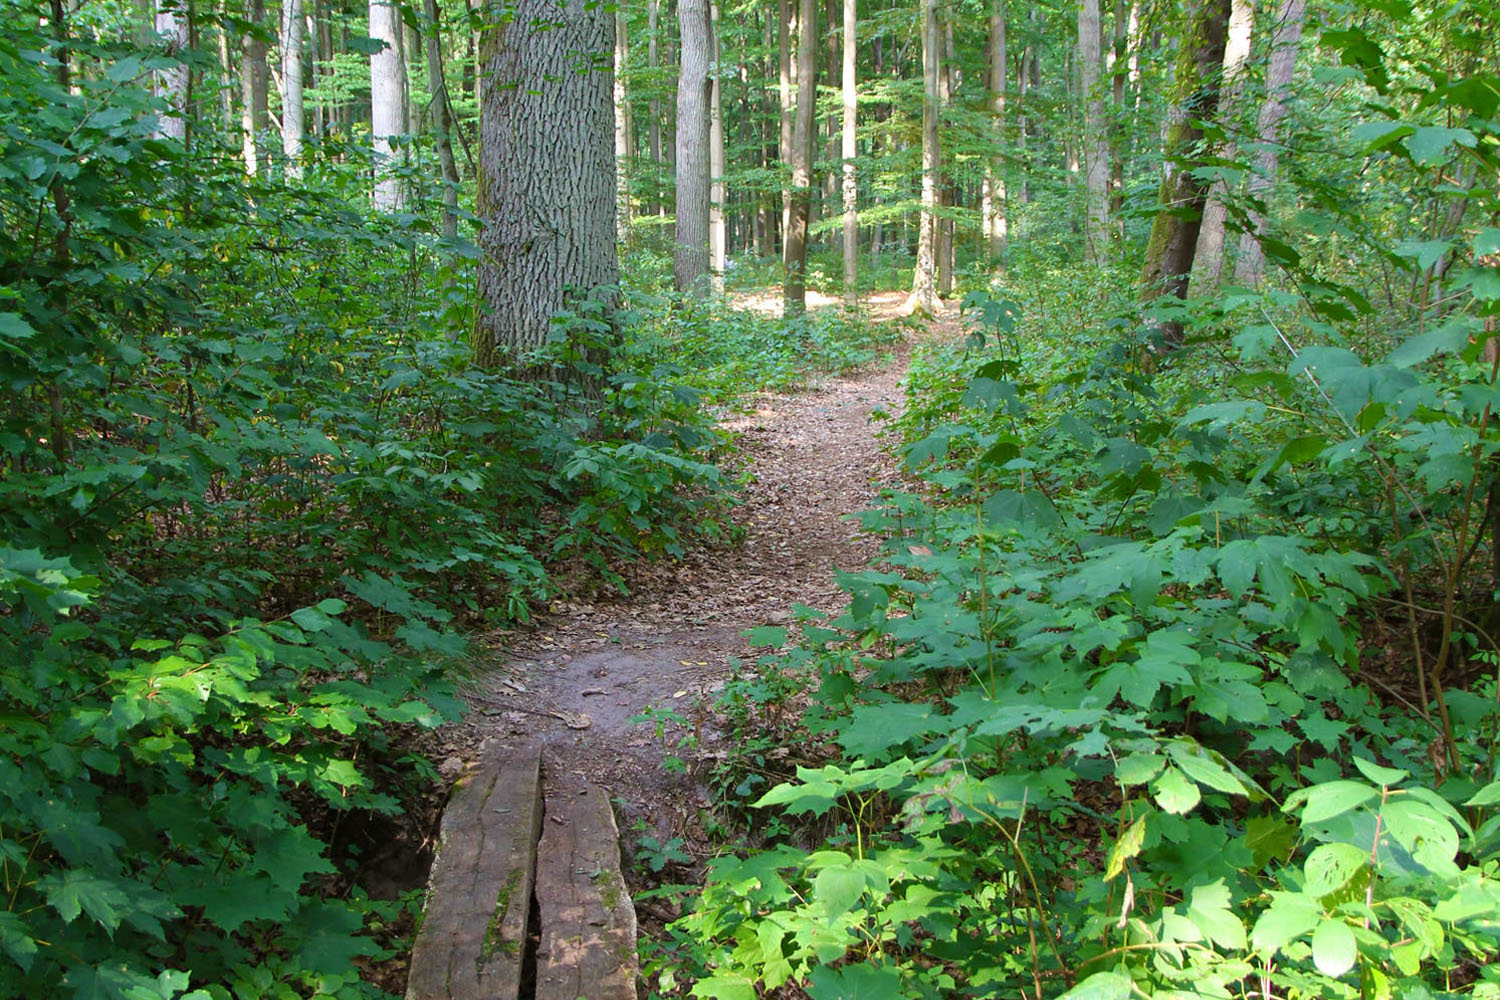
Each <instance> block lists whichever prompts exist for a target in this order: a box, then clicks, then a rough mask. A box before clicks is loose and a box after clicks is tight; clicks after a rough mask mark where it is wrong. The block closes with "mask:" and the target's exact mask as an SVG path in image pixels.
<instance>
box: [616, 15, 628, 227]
mask: <svg viewBox="0 0 1500 1000" xmlns="http://www.w3.org/2000/svg"><path fill="white" fill-rule="evenodd" d="M625 28H626V24H625V11H624V10H622V9H618V8H617V9H616V10H615V89H614V102H615V236H616V238H617V239H619V241H620V242H622V243H623V242H624V241H625V238H626V237H627V236H629V235H630V159H631V157H630V146H631V134H630V95H629V94H627V93H625V73H626V71H627V70H628V69H629V68H630V40H629V38H628V37H627V35H626V31H625Z"/></svg>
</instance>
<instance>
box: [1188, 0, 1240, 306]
mask: <svg viewBox="0 0 1500 1000" xmlns="http://www.w3.org/2000/svg"><path fill="white" fill-rule="evenodd" d="M1254 25H1255V3H1254V0H1231V7H1230V13H1229V32H1228V35H1227V36H1226V39H1225V44H1224V85H1223V94H1222V95H1221V96H1220V98H1219V118H1220V119H1222V120H1224V121H1232V120H1233V119H1234V118H1236V117H1238V115H1237V114H1236V113H1235V112H1236V111H1237V110H1238V105H1239V102H1240V100H1241V95H1242V93H1243V91H1244V72H1245V63H1246V62H1247V61H1248V60H1249V58H1250V32H1251V29H1252V28H1253V27H1254ZM1213 155H1214V156H1217V157H1219V158H1221V159H1229V158H1230V157H1232V156H1233V155H1234V143H1233V142H1232V141H1226V142H1224V143H1223V144H1221V145H1219V146H1218V147H1217V148H1215V149H1214V151H1213ZM1228 198H1229V186H1228V185H1227V184H1226V183H1225V182H1224V178H1222V177H1220V178H1219V179H1217V180H1215V181H1214V182H1213V184H1212V186H1210V187H1209V190H1208V201H1207V203H1205V204H1204V206H1203V222H1202V224H1201V225H1200V226H1199V227H1198V246H1197V249H1196V250H1195V251H1194V252H1193V281H1194V282H1195V283H1196V284H1197V286H1198V287H1199V288H1200V289H1201V290H1202V291H1203V292H1212V291H1213V290H1214V289H1216V288H1218V287H1219V279H1220V278H1221V277H1222V276H1223V274H1224V222H1225V219H1226V217H1227V216H1228V206H1227V200H1228Z"/></svg>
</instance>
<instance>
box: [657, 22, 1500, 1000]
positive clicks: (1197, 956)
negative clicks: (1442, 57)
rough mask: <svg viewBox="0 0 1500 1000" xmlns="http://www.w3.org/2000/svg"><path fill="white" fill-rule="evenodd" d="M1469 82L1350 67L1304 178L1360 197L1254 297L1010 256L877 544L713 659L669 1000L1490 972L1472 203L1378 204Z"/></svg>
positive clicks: (1493, 851) (1499, 924) (1480, 268)
mask: <svg viewBox="0 0 1500 1000" xmlns="http://www.w3.org/2000/svg"><path fill="white" fill-rule="evenodd" d="M1361 37H1363V36H1361ZM1346 41H1347V39H1346ZM1365 41H1368V39H1365ZM1376 51H1377V52H1378V48H1377V50H1376ZM1344 56H1345V58H1344V65H1345V67H1346V69H1345V70H1343V71H1344V72H1347V67H1350V66H1358V67H1363V69H1362V72H1367V73H1373V72H1374V71H1375V68H1376V67H1378V66H1380V65H1381V63H1380V62H1379V61H1378V60H1373V61H1372V59H1371V57H1370V55H1369V51H1368V49H1361V50H1360V51H1359V52H1357V53H1354V54H1352V55H1351V54H1350V53H1349V52H1347V51H1346V52H1345V53H1344ZM1382 72H1383V70H1382ZM1413 72H1418V73H1419V72H1420V71H1413ZM1483 79H1484V80H1486V81H1488V83H1486V84H1484V85H1482V86H1478V85H1476V86H1475V89H1473V90H1471V91H1462V92H1459V91H1456V90H1454V89H1452V88H1450V89H1447V90H1443V89H1442V86H1443V83H1442V81H1438V82H1436V83H1431V85H1432V86H1434V87H1436V88H1438V90H1439V91H1440V92H1441V93H1442V94H1443V95H1444V97H1443V100H1447V101H1450V102H1451V103H1450V104H1448V105H1447V111H1446V112H1438V111H1434V110H1433V109H1434V107H1436V106H1437V105H1438V103H1439V102H1438V100H1437V99H1434V100H1433V101H1432V102H1430V103H1428V104H1426V105H1424V106H1423V110H1422V111H1419V112H1418V113H1416V114H1415V115H1413V116H1412V117H1411V118H1409V119H1408V118H1404V117H1402V116H1401V113H1399V112H1397V111H1396V110H1394V108H1393V107H1392V106H1387V105H1383V104H1381V103H1380V102H1378V101H1376V100H1374V99H1373V97H1372V98H1371V100H1370V103H1368V104H1366V105H1364V106H1363V107H1362V112H1363V115H1364V116H1365V118H1366V120H1365V121H1364V122H1363V123H1362V124H1360V125H1358V127H1357V128H1356V129H1355V130H1354V137H1353V139H1352V140H1351V141H1352V142H1353V144H1354V145H1353V148H1352V149H1351V150H1350V155H1349V156H1348V158H1346V159H1343V160H1337V161H1336V162H1335V163H1334V165H1333V166H1331V167H1328V168H1327V169H1329V170H1331V171H1335V172H1336V171H1337V170H1339V169H1345V168H1347V169H1350V170H1353V169H1354V165H1355V164H1362V166H1360V168H1359V169H1361V170H1363V171H1365V172H1366V176H1365V180H1364V184H1365V188H1364V189H1363V190H1364V191H1365V192H1366V195H1367V199H1366V200H1365V201H1362V202H1352V201H1348V200H1347V196H1346V200H1345V201H1343V202H1338V201H1333V200H1331V199H1330V198H1329V191H1330V190H1331V189H1330V188H1329V187H1317V188H1316V189H1312V190H1310V191H1309V192H1304V194H1306V195H1307V197H1306V199H1305V200H1304V204H1309V203H1317V204H1320V205H1321V206H1322V207H1321V208H1320V210H1319V211H1318V212H1317V213H1314V212H1312V211H1311V210H1307V211H1304V213H1303V214H1302V216H1300V217H1299V221H1300V222H1301V224H1302V225H1303V226H1304V231H1305V233H1306V234H1308V235H1306V237H1305V238H1304V239H1303V240H1301V241H1300V242H1299V243H1298V247H1296V248H1294V247H1293V246H1291V245H1290V243H1286V244H1276V243H1273V244H1272V250H1273V252H1274V254H1275V256H1276V257H1277V259H1278V262H1279V264H1280V265H1281V276H1280V280H1279V282H1278V283H1277V284H1276V285H1275V286H1273V287H1272V288H1271V289H1270V290H1267V291H1264V292H1261V291H1249V290H1242V289H1229V290H1228V291H1226V292H1225V293H1223V294H1222V295H1213V296H1208V297H1204V298H1201V299H1196V300H1191V301H1189V302H1187V303H1177V302H1168V303H1167V304H1165V305H1162V304H1158V305H1156V306H1154V307H1151V308H1143V307H1142V306H1141V305H1140V304H1139V302H1138V301H1137V298H1136V292H1135V290H1134V288H1133V278H1134V273H1133V270H1130V269H1128V268H1127V267H1125V266H1121V267H1120V268H1119V270H1111V269H1107V268H1105V269H1100V268H1095V267H1090V266H1085V265H1081V264H1078V263H1076V262H1063V261H1062V260H1060V259H1054V258H1050V257H1049V256H1047V255H1045V254H1043V253H1039V252H1036V251H1027V250H1025V249H1023V250H1020V251H1018V252H1017V253H1015V254H1013V256H1012V259H1011V261H1010V268H1009V270H1008V272H1007V273H1006V274H1005V275H1004V276H1003V277H998V278H997V279H996V281H995V283H994V285H993V286H992V287H991V288H990V289H988V290H985V291H980V292H976V293H975V294H973V295H971V296H970V297H969V298H968V300H967V302H966V305H967V308H968V312H969V315H970V318H971V322H972V324H973V336H972V337H970V338H969V339H968V340H967V341H965V342H962V343H958V344H953V345H948V346H945V347H938V348H935V349H932V350H929V351H926V352H923V353H921V354H919V355H918V357H917V358H915V359H914V361H913V365H912V370H911V375H910V379H909V383H908V399H907V406H906V410H905V412H904V414H903V416H902V417H901V418H900V420H899V424H898V429H899V431H900V434H901V440H902V442H903V444H902V449H901V450H902V454H903V455H904V458H905V462H906V465H907V470H908V472H909V473H910V475H911V476H912V477H914V479H915V480H916V481H917V482H919V484H920V485H919V486H914V487H912V488H905V489H891V490H889V491H887V493H886V496H885V502H884V504H883V505H882V506H881V507H879V508H878V509H876V510H873V511H870V512H868V513H866V514H864V515H863V517H862V520H863V524H864V525H865V526H866V527H867V528H868V529H870V530H872V531H875V532H878V533H879V534H880V535H881V536H882V537H884V538H885V539H886V546H885V553H884V561H883V564H882V565H880V566H878V567H876V568H872V569H870V570H867V571H864V572H860V573H853V574H846V575H843V576H842V577H841V582H842V585H843V587H844V589H845V591H846V592H847V594H848V596H849V599H850V603H849V605H848V608H847V610H846V611H845V612H844V613H843V614H842V616H841V617H839V618H837V619H836V620H834V621H833V622H832V624H831V626H828V627H818V626H815V625H813V623H812V622H811V621H809V622H806V623H804V625H803V628H802V630H801V635H800V639H799V640H798V641H796V642H795V643H793V644H792V645H791V646H790V647H787V648H784V649H782V650H781V651H780V652H778V653H775V654H771V655H767V656H765V657H763V658H762V659H761V660H760V662H759V663H758V664H757V665H756V667H755V669H754V670H752V671H749V672H747V673H746V675H745V676H744V677H743V678H742V679H740V680H738V681H736V682H733V683H731V685H730V686H729V688H728V689H727V690H726V693H725V699H724V702H723V704H722V708H723V710H724V712H725V713H726V715H727V717H728V718H729V719H730V721H731V723H732V724H733V725H734V726H735V727H736V735H737V736H738V737H739V738H740V740H739V743H738V746H739V747H740V753H739V754H738V755H737V757H736V758H734V759H732V760H730V761H728V762H727V763H726V764H725V765H724V767H723V768H722V770H721V773H720V780H721V791H722V794H723V796H724V800H725V804H726V805H727V806H729V807H730V808H732V809H733V810H740V811H741V812H740V813H739V814H740V815H744V816H745V817H747V821H748V822H749V823H751V824H752V825H753V826H754V828H755V829H756V830H758V831H759V837H760V839H761V841H762V843H763V845H764V846H763V847H762V848H760V849H757V850H753V851H748V852H745V851H729V850H726V851H725V853H724V854H723V855H722V856H720V857H718V858H716V859H713V860H712V861H710V862H709V864H708V866H707V875H706V882H705V885H704V886H703V887H702V889H701V891H695V892H690V893H688V894H687V909H686V912H685V914H684V915H683V916H682V917H681V918H680V919H678V920H677V921H676V922H675V923H673V924H671V925H670V926H669V927H668V928H667V930H666V931H665V933H664V934H663V936H662V939H661V940H659V941H657V942H656V943H655V944H654V946H653V951H652V954H651V958H650V962H649V968H650V970H651V972H652V974H653V977H654V978H653V983H654V985H655V988H656V991H657V995H660V996H671V995H687V994H689V993H690V994H691V995H692V996H697V997H717V998H724V1000H740V998H746V1000H748V998H752V997H757V996H766V995H792V996H796V995H804V994H805V995H806V996H809V997H812V998H813V1000H834V998H850V997H913V998H916V997H933V998H935V997H960V996H961V997H1015V996H1024V997H1031V998H1041V997H1058V996H1066V997H1069V998H1073V1000H1104V998H1109V1000H1125V998H1127V997H1131V996H1159V997H1264V998H1270V997H1299V998H1313V997H1318V998H1329V997H1361V998H1377V997H1410V998H1429V997H1439V996H1459V995H1464V996H1476V997H1495V996H1500V965H1497V964H1496V959H1497V957H1500V808H1497V807H1500V772H1497V760H1496V757H1495V737H1496V735H1497V729H1500V701H1497V698H1500V688H1497V684H1500V676H1497V674H1500V647H1497V644H1496V639H1495V636H1496V634H1497V629H1496V621H1495V607H1496V594H1497V593H1500V563H1497V562H1496V558H1495V553H1496V552H1497V551H1500V541H1497V537H1496V521H1497V514H1500V508H1497V507H1496V504H1497V502H1500V501H1497V496H1500V489H1497V485H1496V484H1497V482H1500V480H1497V475H1496V466H1495V461H1496V454H1497V450H1500V449H1497V443H1496V427H1495V420H1494V417H1493V413H1492V410H1493V408H1494V404H1495V402H1496V396H1495V391H1496V387H1497V384H1500V383H1497V379H1496V372H1497V367H1500V362H1497V361H1496V359H1497V358H1500V349H1497V346H1496V342H1495V339H1494V338H1495V330H1496V325H1495V319H1494V317H1495V315H1496V311H1497V303H1500V283H1497V281H1496V279H1495V271H1494V260H1495V257H1494V254H1495V253H1496V251H1497V250H1500V230H1497V229H1495V228H1493V227H1492V226H1491V225H1490V224H1489V223H1488V222H1480V223H1479V224H1477V225H1474V226H1470V227H1468V228H1467V229H1459V230H1456V231H1452V232H1450V233H1449V234H1448V235H1445V236H1442V237H1441V238H1439V239H1436V240H1423V239H1420V238H1419V237H1420V235H1421V234H1422V233H1423V232H1424V231H1425V229H1424V226H1425V224H1426V222H1427V219H1426V218H1425V217H1424V216H1423V215H1421V214H1420V212H1419V211H1418V210H1417V209H1415V208H1413V207H1412V206H1411V205H1410V203H1409V202H1408V201H1405V200H1403V199H1404V198H1405V195H1404V194H1401V195H1398V194H1396V193H1395V192H1407V191H1410V190H1412V189H1416V188H1422V189H1423V190H1436V189H1438V188H1437V185H1438V178H1439V177H1440V176H1451V171H1452V170H1453V164H1454V163H1455V162H1459V161H1462V162H1464V163H1466V164H1468V165H1469V166H1470V167H1471V168H1472V169H1474V170H1475V171H1476V172H1477V174H1478V175H1479V176H1484V177H1487V178H1491V179H1492V178H1493V176H1494V175H1495V168H1496V162H1495V159H1494V157H1495V148H1496V147H1495V135H1496V132H1495V128H1494V113H1495V110H1496V98H1495V95H1496V94H1500V88H1496V87H1495V86H1494V79H1493V77H1484V78H1483ZM1472 83H1473V81H1472V80H1471V81H1469V84H1472ZM1466 85H1468V84H1466ZM1486 88H1488V89H1486ZM1363 93H1366V94H1367V96H1368V95H1369V93H1370V92H1363ZM1382 93H1383V91H1382ZM1466 102H1467V103H1466ZM1443 114H1448V115H1450V117H1447V118H1444V119H1443V121H1442V122H1441V123H1437V122H1436V121H1435V119H1434V117H1433V116H1434V115H1436V116H1437V117H1439V118H1441V117H1442V116H1443ZM1452 115H1458V116H1459V117H1458V118H1457V119H1455V118H1453V117H1451V116H1452ZM1455 120H1457V121H1461V122H1462V126H1461V127H1458V126H1455V125H1453V124H1452V123H1453V122H1454V121H1455ZM1291 144H1292V145H1293V146H1294V147H1295V145H1296V141H1295V140H1294V141H1293V142H1292V143H1291ZM1444 171H1449V172H1450V173H1447V174H1445V173H1444ZM1298 180H1299V182H1306V183H1309V184H1311V183H1312V182H1311V181H1308V180H1307V177H1306V175H1301V176H1299V178H1298ZM1381 185H1385V186H1384V187H1382V186H1381ZM1424 185H1432V187H1430V188H1429V187H1423V186H1424ZM1314 194H1316V195H1317V196H1319V197H1321V198H1322V200H1321V201H1319V200H1318V198H1317V197H1314ZM1454 196H1455V197H1457V196H1460V195H1458V194H1455V195H1454ZM1462 196H1465V197H1471V198H1474V199H1476V201H1478V202H1479V203H1480V204H1482V205H1483V206H1484V209H1483V211H1482V212H1481V213H1480V216H1481V217H1482V218H1483V219H1486V220H1489V219H1492V218H1493V216H1491V215H1490V214H1489V213H1491V212H1493V211H1494V209H1495V208H1496V205H1495V202H1494V191H1493V189H1488V190H1485V191H1481V190H1479V189H1475V190H1473V191H1466V192H1462ZM1438 204H1442V202H1441V200H1439V201H1438ZM1433 212H1434V214H1435V212H1436V210H1435V209H1434V210H1433ZM1439 261H1442V262H1444V266H1443V267H1442V268H1435V266H1434V265H1436V264H1437V263H1438V262H1439ZM1372 276H1373V278H1372ZM1358 282H1370V283H1371V285H1373V286H1374V287H1371V286H1369V285H1367V286H1365V287H1364V288H1363V289H1362V288H1361V286H1360V285H1359V284H1358ZM1382 285H1383V288H1384V290H1385V292H1386V293H1390V292H1391V290H1392V288H1403V289H1404V288H1409V289H1411V290H1414V291H1418V290H1419V291H1420V292H1421V294H1420V295H1417V296H1414V297H1412V298H1403V297H1401V296H1399V295H1396V294H1385V295H1377V289H1378V288H1379V287H1381V286H1382ZM1169 322H1176V323H1182V324H1184V329H1185V334H1186V340H1185V346H1183V347H1182V348H1180V349H1176V350H1172V349H1168V347H1167V345H1166V344H1165V343H1164V341H1163V339H1162V333H1161V331H1162V330H1163V329H1164V328H1165V327H1166V326H1167V324H1168V323H1169ZM753 638H754V639H755V640H756V641H761V642H765V643H767V644H770V645H779V644H781V643H784V642H785V641H786V639H787V635H786V633H785V631H784V630H758V631H757V633H756V634H755V635H754V637H753ZM773 749H777V750H778V751H779V752H775V753H773V752H771V751H772V750H773ZM788 758H790V759H791V760H793V761H798V762H800V763H799V766H797V768H796V770H795V773H789V770H788V769H787V768H786V765H784V764H783V765H781V766H780V767H778V765H777V763H776V761H777V760H778V759H780V760H782V761H785V760H787V759H788ZM778 991H779V992H778Z"/></svg>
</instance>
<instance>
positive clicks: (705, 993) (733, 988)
mask: <svg viewBox="0 0 1500 1000" xmlns="http://www.w3.org/2000/svg"><path fill="white" fill-rule="evenodd" d="M692 995H693V996H695V997H701V998H703V1000H756V997H757V996H758V995H759V994H758V993H756V990H755V980H753V979H751V978H750V977H749V976H746V975H744V974H742V973H738V972H716V973H714V974H713V975H711V976H705V977H704V978H702V979H700V980H698V981H697V982H695V983H694V984H693V992H692Z"/></svg>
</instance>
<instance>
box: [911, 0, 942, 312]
mask: <svg viewBox="0 0 1500 1000" xmlns="http://www.w3.org/2000/svg"><path fill="white" fill-rule="evenodd" d="M939 44H940V39H939V37H938V17H937V0H923V2H922V215H921V220H920V222H919V228H918V231H917V266H916V269H915V270H914V271H913V272H912V279H911V296H910V297H909V298H908V299H907V305H908V306H909V307H910V308H911V309H912V310H913V311H915V312H921V313H924V314H926V315H928V316H932V315H936V313H937V205H938V171H939V170H940V169H942V160H941V158H940V156H939V153H938V47H939Z"/></svg>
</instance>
